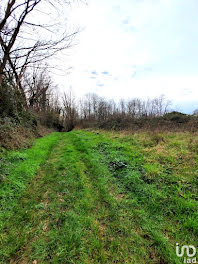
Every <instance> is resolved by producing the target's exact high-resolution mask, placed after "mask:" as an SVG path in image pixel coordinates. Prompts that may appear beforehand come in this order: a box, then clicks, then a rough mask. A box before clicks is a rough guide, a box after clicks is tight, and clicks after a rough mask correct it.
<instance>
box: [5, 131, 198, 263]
mask: <svg viewBox="0 0 198 264" xmlns="http://www.w3.org/2000/svg"><path fill="white" fill-rule="evenodd" d="M0 162H1V163H0V181H1V182H0V208H1V212H0V242H1V245H0V263H1V264H4V263H12V264H13V263H22V264H26V263H34V264H39V263H42V264H44V263H46V264H47V263H53V264H56V263H62V264H67V263H68V264H69V263H73V264H89V263H93V264H97V263H107V264H108V263H109V264H111V263H120V264H121V263H134V264H136V263H137V264H144V263H145V264H150V263H159V264H174V263H178V264H179V263H184V257H185V255H184V256H183V257H181V258H180V257H178V256H177V255H176V252H175V246H176V243H179V245H180V246H182V245H194V246H195V247H197V246H198V133H187V132H186V133H184V132H180V133H166V134H165V133H136V134H133V135H132V134H130V133H128V132H122V133H116V132H104V131H85V130H74V131H72V132H69V133H52V134H51V135H48V136H46V137H44V138H40V139H38V140H36V141H35V144H34V145H33V146H32V147H31V148H30V149H27V150H23V151H11V152H4V153H1V154H0ZM197 261H198V259H197Z"/></svg>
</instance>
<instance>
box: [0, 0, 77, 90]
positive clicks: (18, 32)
mask: <svg viewBox="0 0 198 264" xmlns="http://www.w3.org/2000/svg"><path fill="white" fill-rule="evenodd" d="M64 3H68V2H66V1H64V0H57V1H56V0H55V1H50V0H22V1H21V2H20V3H19V1H16V0H7V1H6V0H3V1H2V7H1V10H0V11H1V17H0V47H1V50H0V56H1V57H0V85H1V83H2V78H3V75H4V73H5V71H6V67H7V65H9V68H11V69H12V71H13V73H14V77H15V79H16V83H17V85H19V88H20V90H21V89H22V87H21V84H20V82H21V77H22V75H23V73H24V71H25V69H26V67H27V66H30V65H32V64H34V63H35V62H40V61H43V60H44V59H47V58H49V57H51V56H53V55H55V54H57V52H59V51H62V50H64V49H66V48H68V47H70V46H71V41H72V39H73V37H74V36H75V34H76V33H77V32H78V30H76V31H74V32H72V33H69V32H65V30H61V27H60V23H58V22H57V23H54V24H52V23H51V24H45V23H44V22H43V23H41V22H40V21H39V19H38V17H39V12H40V11H38V9H37V6H38V7H40V8H41V9H42V4H45V6H46V5H47V7H48V8H49V11H50V9H52V8H53V9H54V10H55V9H58V6H59V5H61V4H62V5H63V4H64ZM33 14H34V19H33V17H32V15H33ZM35 17H36V18H37V19H36V21H35ZM57 29H58V30H57ZM57 32H61V33H60V34H59V33H57Z"/></svg>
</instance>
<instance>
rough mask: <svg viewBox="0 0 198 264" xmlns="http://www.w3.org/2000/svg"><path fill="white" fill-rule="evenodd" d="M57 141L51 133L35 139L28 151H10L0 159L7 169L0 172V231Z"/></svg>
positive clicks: (55, 134)
mask: <svg viewBox="0 0 198 264" xmlns="http://www.w3.org/2000/svg"><path fill="white" fill-rule="evenodd" d="M59 140H60V134H59V133H52V134H51V135H49V136H46V137H43V138H39V139H37V140H36V141H35V143H34V145H33V146H32V147H31V148H30V149H27V150H22V151H10V152H7V153H5V154H4V156H3V157H2V160H3V162H4V164H3V165H2V167H3V168H7V169H6V170H2V174H1V182H0V230H1V229H2V228H3V226H4V225H5V221H7V220H8V219H9V217H10V216H11V215H12V214H13V208H14V207H16V206H17V203H18V199H19V198H20V197H21V195H22V194H23V192H24V190H25V189H26V187H27V185H28V183H29V182H30V181H31V179H32V178H33V177H34V176H35V175H36V172H37V171H38V169H39V167H40V166H41V164H42V163H43V162H45V160H46V159H47V157H48V155H49V153H50V151H51V150H52V148H53V147H54V145H55V144H57V143H58V141H59Z"/></svg>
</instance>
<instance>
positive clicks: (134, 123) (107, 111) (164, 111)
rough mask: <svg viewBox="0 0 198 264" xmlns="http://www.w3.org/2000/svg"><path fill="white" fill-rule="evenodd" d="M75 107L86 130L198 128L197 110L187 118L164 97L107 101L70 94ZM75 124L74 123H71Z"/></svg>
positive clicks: (73, 107)
mask: <svg viewBox="0 0 198 264" xmlns="http://www.w3.org/2000/svg"><path fill="white" fill-rule="evenodd" d="M66 98H67V99H68V98H69V101H70V102H72V103H71V108H72V109H74V110H73V112H75V115H74V116H73V117H71V118H70V119H71V120H72V119H73V118H74V117H75V118H76V119H75V120H74V123H75V124H76V125H77V126H78V127H82V128H89V127H90V128H91V127H94V128H103V129H115V130H123V129H130V130H138V129H187V130H189V129H190V130H196V129H197V128H198V118H197V115H196V110H195V112H194V115H186V114H183V113H180V112H176V111H172V110H171V102H170V101H169V100H167V99H166V98H165V96H163V95H161V96H160V97H158V98H153V99H147V100H143V99H139V98H132V99H128V100H124V99H120V100H119V101H118V102H116V101H115V100H113V99H106V98H103V97H100V96H98V95H97V94H87V95H86V96H84V97H83V98H82V99H76V100H75V97H74V96H72V93H71V92H70V93H69V96H68V95H67V96H66ZM70 123H71V122H70Z"/></svg>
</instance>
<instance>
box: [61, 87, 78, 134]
mask: <svg viewBox="0 0 198 264" xmlns="http://www.w3.org/2000/svg"><path fill="white" fill-rule="evenodd" d="M62 100H63V119H64V127H65V129H66V131H67V132H69V131H71V130H72V129H73V128H74V126H75V124H76V120H77V116H78V113H77V110H76V109H77V106H76V102H75V96H74V95H73V93H72V91H71V90H70V91H69V92H68V93H64V95H63V98H62Z"/></svg>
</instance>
